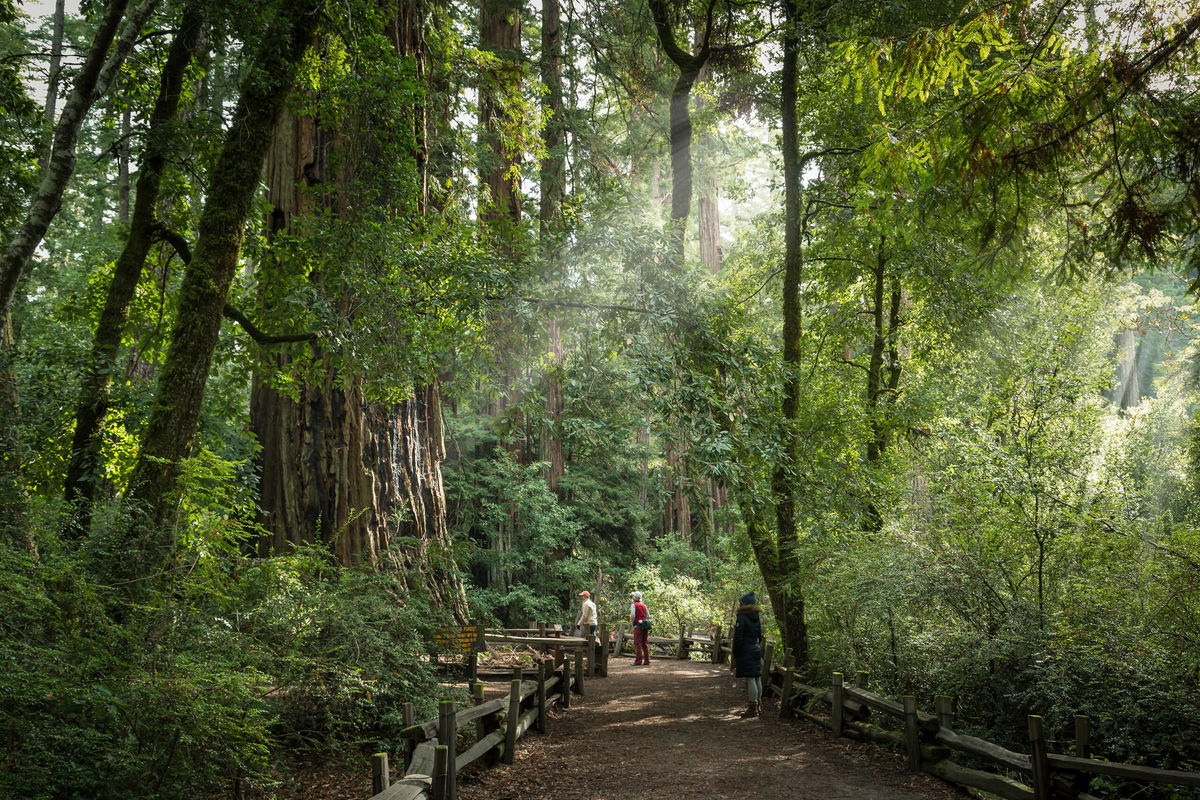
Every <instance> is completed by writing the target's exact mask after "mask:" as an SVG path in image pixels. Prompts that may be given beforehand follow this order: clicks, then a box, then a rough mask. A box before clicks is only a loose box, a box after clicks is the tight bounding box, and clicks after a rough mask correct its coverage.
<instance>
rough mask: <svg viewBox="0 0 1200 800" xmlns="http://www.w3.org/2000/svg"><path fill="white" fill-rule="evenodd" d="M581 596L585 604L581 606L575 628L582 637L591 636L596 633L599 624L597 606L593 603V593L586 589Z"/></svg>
mask: <svg viewBox="0 0 1200 800" xmlns="http://www.w3.org/2000/svg"><path fill="white" fill-rule="evenodd" d="M579 596H580V597H582V598H583V603H582V604H581V605H580V606H579V617H578V618H577V619H576V620H575V627H576V629H578V631H579V635H580V636H591V635H593V634H595V633H596V625H597V624H598V620H597V617H596V604H595V603H593V602H592V593H591V592H589V591H587V590H586V589H585V590H584V591H582V592H580V593H579Z"/></svg>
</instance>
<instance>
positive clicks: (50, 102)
mask: <svg viewBox="0 0 1200 800" xmlns="http://www.w3.org/2000/svg"><path fill="white" fill-rule="evenodd" d="M66 16H67V3H66V0H55V2H54V17H53V23H52V25H53V32H52V33H51V34H50V66H49V69H48V71H47V73H46V121H47V122H49V123H50V125H51V127H53V126H54V114H55V112H56V111H57V110H58V83H59V81H60V80H61V78H62V75H61V74H60V71H61V69H62V48H63V23H64V21H65V20H66Z"/></svg>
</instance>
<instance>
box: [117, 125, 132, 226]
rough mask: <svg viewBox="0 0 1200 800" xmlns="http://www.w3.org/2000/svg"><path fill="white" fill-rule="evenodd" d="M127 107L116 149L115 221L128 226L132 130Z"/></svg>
mask: <svg viewBox="0 0 1200 800" xmlns="http://www.w3.org/2000/svg"><path fill="white" fill-rule="evenodd" d="M131 116H132V111H131V109H130V108H129V106H126V107H125V110H124V111H122V112H121V144H120V145H119V146H118V147H117V221H118V222H120V223H121V224H122V225H128V224H129V157H130V155H129V136H130V132H131V131H132V129H133V121H132V119H131Z"/></svg>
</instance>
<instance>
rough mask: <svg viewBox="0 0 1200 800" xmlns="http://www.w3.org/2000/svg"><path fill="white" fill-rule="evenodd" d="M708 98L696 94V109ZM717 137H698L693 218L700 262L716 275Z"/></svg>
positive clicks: (703, 73)
mask: <svg viewBox="0 0 1200 800" xmlns="http://www.w3.org/2000/svg"><path fill="white" fill-rule="evenodd" d="M697 35H699V34H697ZM710 74H711V69H710V67H709V65H708V64H705V65H704V67H703V68H702V69H701V70H700V74H699V75H697V76H696V82H697V83H705V82H707V81H708V80H709V76H710ZM706 104H707V101H706V100H705V99H704V97H703V96H702V95H701V96H700V97H697V98H696V110H697V111H701V110H703V108H704V107H705V105H706ZM715 151H716V140H715V139H714V138H713V137H712V135H711V134H708V133H706V134H704V135H703V136H701V137H700V153H701V157H700V162H701V163H700V182H699V187H698V189H697V192H696V220H697V223H698V229H699V230H698V232H699V241H700V263H701V264H703V265H704V266H706V267H708V271H709V272H710V273H711V274H713V275H717V274H719V273H720V272H721V212H720V209H719V207H718V205H717V203H718V200H719V197H720V190H719V189H718V187H717V179H716V164H715V163H714V161H715V158H714V156H715Z"/></svg>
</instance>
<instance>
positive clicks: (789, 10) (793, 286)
mask: <svg viewBox="0 0 1200 800" xmlns="http://www.w3.org/2000/svg"><path fill="white" fill-rule="evenodd" d="M784 11H785V14H786V22H785V25H786V27H785V29H784V36H783V65H782V70H781V80H782V89H781V92H780V102H781V105H782V114H783V116H782V120H781V127H782V133H783V191H784V257H783V370H784V379H783V403H782V409H781V410H782V412H783V437H784V441H783V443H782V445H783V446H782V447H781V448H780V454H779V462H778V465H777V466H776V468H775V472H774V475H773V476H772V480H771V485H772V492H773V494H774V499H775V518H776V526H777V528H778V537H779V541H778V547H777V553H778V557H777V559H776V560H775V562H774V563H776V564H778V568H779V570H780V572H781V574H780V575H779V576H778V577H772V576H767V575H764V576H763V577H764V579H766V580H767V582H768V583H770V582H772V580H774V582H775V583H777V584H779V587H780V588H779V591H780V593H781V595H780V597H778V598H776V597H775V593H772V596H771V600H772V603H774V604H776V612H777V613H778V612H780V611H782V612H783V613H782V614H780V615H779V620H780V628H781V629H782V631H783V635H784V646H785V647H786V648H787V649H788V651H789V652H790V653H791V654H792V656H793V657H795V659H796V664H797V665H800V666H804V665H806V664H807V663H808V629H807V626H806V623H805V620H804V596H803V594H802V592H801V590H799V589H797V588H793V587H795V580H796V577H797V576H798V575H799V574H800V572H801V564H800V554H799V545H800V537H799V535H798V533H797V530H796V489H795V478H796V474H795V473H796V469H797V468H798V465H799V463H800V458H799V456H800V452H799V451H800V437H799V431H797V429H796V426H797V424H798V422H799V417H800V374H801V371H800V367H801V334H802V328H801V302H800V301H801V298H800V279H801V267H802V260H801V252H800V248H801V244H802V242H801V237H802V235H803V227H802V224H803V223H802V220H801V198H800V191H801V186H800V177H801V173H802V171H803V166H802V164H801V161H800V140H799V130H798V128H799V125H798V122H797V118H796V100H797V97H796V93H797V87H796V82H797V78H798V74H797V66H798V61H799V56H800V38H799V30H798V25H799V19H798V17H799V7H798V0H784ZM789 578H790V579H791V580H790V581H789V580H788V579H789Z"/></svg>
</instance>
